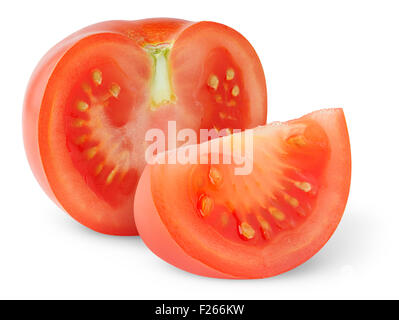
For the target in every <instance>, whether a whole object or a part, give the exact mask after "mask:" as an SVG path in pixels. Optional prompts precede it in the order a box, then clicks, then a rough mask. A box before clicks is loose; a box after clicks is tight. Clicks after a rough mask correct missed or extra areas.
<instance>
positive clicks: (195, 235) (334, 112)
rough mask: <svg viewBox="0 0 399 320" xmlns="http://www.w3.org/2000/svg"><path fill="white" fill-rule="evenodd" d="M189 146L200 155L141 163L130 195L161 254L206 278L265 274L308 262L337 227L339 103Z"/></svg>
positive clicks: (345, 164)
mask: <svg viewBox="0 0 399 320" xmlns="http://www.w3.org/2000/svg"><path fill="white" fill-rule="evenodd" d="M226 146H227V148H226ZM235 147H236V148H235ZM179 150H180V149H179ZM248 150H249V151H250V152H248ZM244 151H245V153H244ZM190 152H192V154H194V155H197V156H196V159H197V161H195V162H193V161H191V163H186V164H182V163H177V164H168V163H163V164H153V165H148V166H147V167H146V169H145V170H144V173H143V175H142V177H141V179H140V182H139V186H138V190H137V193H136V199H135V219H136V223H137V227H138V230H139V232H140V235H141V237H142V239H143V241H144V242H145V243H146V245H147V246H148V247H149V248H150V249H151V250H152V251H153V252H154V253H155V254H157V255H158V256H159V257H161V258H162V259H164V260H165V261H167V262H169V263H171V264H173V265H175V266H177V267H179V268H181V269H184V270H186V271H189V272H192V273H196V274H200V275H205V276H210V277H221V278H264V277H270V276H274V275H277V274H280V273H282V272H285V271H288V270H290V269H292V268H294V267H296V266H298V265H299V264H301V263H303V262H305V261H306V260H308V259H309V258H310V257H312V256H313V255H314V254H315V253H316V252H317V251H318V250H320V249H321V248H322V246H323V245H324V244H325V243H326V242H327V240H328V239H329V238H330V237H331V235H332V233H333V232H334V230H335V229H336V227H337V226H338V223H339V221H340V219H341V217H342V214H343V212H344V208H345V205H346V201H347V198H348V193H349V186H350V176H351V152H350V144H349V137H348V131H347V127H346V122H345V117H344V114H343V111H342V110H341V109H330V110H321V111H317V112H314V113H311V114H309V115H306V116H304V117H302V118H300V119H297V120H293V121H289V122H286V123H272V124H269V125H267V126H263V127H258V128H256V129H253V130H247V131H245V132H242V133H235V134H233V135H230V136H226V137H223V138H220V139H216V140H212V141H210V142H206V143H204V144H201V145H198V146H190V147H187V148H186V150H185V153H187V154H188V153H190ZM226 155H227V157H226ZM238 156H239V157H238ZM212 157H213V158H212ZM235 158H237V159H238V160H240V161H234V159H235ZM228 159H230V160H228ZM229 162H230V163H229ZM243 168H246V172H244V173H245V174H243V172H242V171H241V173H240V174H238V171H237V170H238V169H241V170H242V169H243Z"/></svg>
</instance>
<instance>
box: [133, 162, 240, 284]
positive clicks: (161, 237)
mask: <svg viewBox="0 0 399 320" xmlns="http://www.w3.org/2000/svg"><path fill="white" fill-rule="evenodd" d="M150 176H151V167H150V166H147V167H146V168H145V169H144V172H143V174H142V175H141V178H140V182H139V186H138V188H137V192H136V196H135V200H134V211H135V212H138V213H139V212H141V213H142V214H137V215H135V222H136V226H137V228H138V229H139V230H140V236H141V237H142V239H143V241H144V243H145V244H146V245H147V246H148V248H149V249H150V250H151V251H152V252H153V253H154V254H156V255H157V256H158V257H160V258H161V259H163V260H165V261H166V262H168V263H170V264H172V265H174V266H175V267H177V268H180V269H183V270H185V271H188V272H191V273H194V274H197V275H200V276H206V277H211V278H222V279H234V278H235V277H234V276H232V275H229V274H226V273H223V272H220V271H218V270H215V269H213V268H211V267H209V266H207V265H205V264H204V263H202V262H201V261H199V260H196V259H194V258H192V257H190V256H189V255H188V254H186V253H185V252H184V250H183V249H182V248H181V247H179V245H178V244H177V243H176V242H175V241H174V240H173V238H172V237H171V236H170V234H169V231H168V230H167V229H166V227H165V225H164V224H163V223H162V221H161V218H160V217H159V214H158V211H157V209H156V207H155V204H154V201H153V199H152V196H151V179H150ZM153 248H156V250H153Z"/></svg>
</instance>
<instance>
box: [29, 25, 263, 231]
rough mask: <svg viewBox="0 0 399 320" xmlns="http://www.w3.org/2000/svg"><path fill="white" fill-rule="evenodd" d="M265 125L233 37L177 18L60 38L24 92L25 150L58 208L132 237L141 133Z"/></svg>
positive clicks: (256, 75) (258, 84)
mask: <svg viewBox="0 0 399 320" xmlns="http://www.w3.org/2000/svg"><path fill="white" fill-rule="evenodd" d="M172 120H173V121H176V122H177V129H178V130H179V129H180V128H191V129H194V130H196V131H198V130H199V129H200V128H217V129H223V128H228V129H230V130H231V129H233V128H240V129H244V128H250V127H254V126H256V125H260V124H264V123H265V122H266V85H265V78H264V74H263V70H262V66H261V64H260V61H259V59H258V57H257V55H256V53H255V51H254V49H253V48H252V46H251V45H250V44H249V43H248V41H247V40H246V39H245V38H244V37H243V36H241V35H240V34H239V33H237V32H236V31H234V30H232V29H230V28H229V27H226V26H224V25H221V24H218V23H213V22H198V23H195V22H189V21H184V20H176V19H147V20H139V21H109V22H103V23H99V24H96V25H93V26H89V27H87V28H85V29H83V30H81V31H78V32H77V33H75V34H73V35H71V36H69V37H68V38H67V39H65V40H63V41H62V42H60V43H59V44H58V45H56V46H55V47H54V48H53V49H51V50H50V51H49V52H48V53H47V54H46V55H45V56H44V58H43V59H42V60H41V62H40V63H39V65H38V66H37V68H36V70H35V71H34V73H33V75H32V78H31V80H30V83H29V85H28V89H27V93H26V97H25V103H24V112H23V129H24V142H25V149H26V153H27V157H28V160H29V162H30V165H31V168H32V170H33V172H34V175H35V177H36V178H37V180H38V181H39V183H40V184H41V186H42V187H43V189H44V190H45V191H46V193H47V194H48V195H49V196H50V198H51V199H52V200H53V201H55V202H56V203H57V204H58V205H59V206H60V207H61V208H63V209H64V210H65V211H66V212H68V213H69V214H70V215H71V216H72V217H73V218H75V219H76V220H77V221H79V222H80V223H82V224H83V225H85V226H87V227H89V228H91V229H93V230H96V231H99V232H102V233H107V234H115V235H137V229H136V227H135V223H134V217H133V213H132V212H133V200H134V194H135V190H136V187H137V182H138V178H139V177H140V174H141V172H142V170H143V168H144V166H145V160H144V152H145V149H146V147H147V145H148V142H147V141H146V140H145V134H146V132H147V131H148V129H150V128H159V129H162V130H164V131H165V130H167V123H168V121H172Z"/></svg>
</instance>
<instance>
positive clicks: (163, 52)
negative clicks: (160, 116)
mask: <svg viewBox="0 0 399 320" xmlns="http://www.w3.org/2000/svg"><path fill="white" fill-rule="evenodd" d="M170 49H171V44H165V43H163V44H159V45H147V46H145V50H146V51H147V52H148V54H149V56H150V57H151V58H152V60H153V72H152V79H151V110H157V109H158V108H159V107H160V106H162V105H165V104H170V103H174V102H176V97H175V95H174V93H173V86H172V78H171V72H170V65H169V61H168V59H169V53H170Z"/></svg>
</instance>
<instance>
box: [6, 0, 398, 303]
mask: <svg viewBox="0 0 399 320" xmlns="http://www.w3.org/2000/svg"><path fill="white" fill-rule="evenodd" d="M397 5H398V2H397V1H396V2H395V1H381V0H379V1H328V2H327V1H249V0H247V1H234V0H229V1H220V0H218V1H215V0H211V1H207V0H201V1H188V0H186V1H173V0H162V1H155V0H151V1H132V0H130V1H117V0H108V1H102V0H96V1H82V0H80V1H72V0H69V1H39V0H35V1H24V2H22V1H6V2H4V3H2V5H1V7H0V34H1V37H0V44H1V47H0V48H1V49H0V96H1V99H0V104H1V108H0V119H1V125H0V139H1V149H0V150H1V151H0V154H1V156H0V168H1V173H0V199H1V202H0V205H1V206H0V219H1V220H0V298H134V299H151V298H152V299H158V298H159V299H162V298H170V299H173V298H193V299H194V298H198V299H201V298H202V299H230V298H236V299H281V298H297V299H298V298H299V299H302V298H305V299H306V298H334V299H335V298H337V299H338V298H344V299H346V298H399V293H398V285H399V256H398V254H399V249H398V245H399V239H398V238H399V237H398V234H399V173H398V167H399V165H398V163H399V157H398V155H399V153H398V145H399V135H398V126H399V124H398V117H399V111H398V110H399V19H398V14H399V7H398V6H397ZM159 16H165V17H176V18H184V19H188V20H194V21H199V20H213V21H217V22H221V23H224V24H227V25H229V26H231V27H233V28H235V29H237V30H238V31H240V32H241V33H242V34H243V35H244V36H246V37H247V39H248V40H249V41H250V42H251V43H252V44H253V46H254V47H255V49H256V50H257V52H258V54H259V56H260V59H261V61H262V63H263V66H264V70H265V74H266V80H267V86H268V98H269V112H268V120H269V121H274V120H288V119H290V118H294V117H299V116H301V115H302V114H305V113H307V112H310V111H313V110H315V109H320V108H324V107H337V106H338V107H343V108H344V111H345V113H346V116H347V122H348V127H349V131H350V137H351V144H352V153H353V154H352V155H353V179H352V187H351V194H350V198H349V202H348V205H347V208H346V212H345V214H344V217H343V220H342V222H341V224H340V226H339V228H338V230H337V231H336V233H335V234H334V235H333V237H332V238H331V240H330V241H329V242H328V243H327V245H326V246H325V247H324V248H323V249H322V250H321V251H320V252H319V253H318V254H317V255H316V256H315V257H313V258H312V259H310V260H309V261H308V262H306V263H305V264H303V265H302V266H300V267H298V268H296V269H295V270H293V271H290V272H288V273H286V274H283V275H280V276H277V277H274V278H270V279H264V280H251V281H226V280H216V279H208V278H202V277H199V276H195V275H191V274H189V273H186V272H183V271H180V270H178V269H176V268H174V267H171V266H169V265H168V264H166V263H165V262H163V261H161V260H160V259H158V258H157V257H156V256H154V255H153V254H152V253H150V251H149V250H147V249H146V248H145V246H144V244H143V243H142V241H141V240H140V238H138V237H136V238H134V237H112V236H105V235H101V234H98V233H95V232H93V231H90V230H89V229H87V228H85V227H82V226H80V225H79V224H78V223H77V222H75V221H74V220H72V219H71V218H70V217H69V216H68V215H67V214H65V213H63V212H62V211H61V210H60V209H58V208H57V207H56V205H55V204H53V203H52V202H51V201H50V200H49V199H48V198H47V197H46V195H45V194H44V192H43V191H42V190H41V189H40V187H39V185H38V184H37V182H36V181H35V179H34V177H33V175H32V174H31V171H30V168H29V166H28V163H27V160H26V158H25V154H24V149H23V144H22V134H21V133H22V130H21V111H22V102H23V96H24V92H25V88H26V85H27V82H28V78H29V76H30V74H31V72H32V71H33V69H34V67H35V65H36V63H37V62H38V60H39V59H40V58H41V56H42V55H43V54H44V53H45V52H46V51H47V50H48V49H49V48H50V47H51V46H53V45H54V44H55V43H57V42H58V41H60V40H62V39H63V38H64V37H66V36H67V35H69V34H70V33H72V32H74V31H76V30H78V29H80V28H82V27H85V26H86V25H90V24H92V23H96V22H99V21H103V20H111V19H126V20H134V19H141V18H148V17H159ZM243 67H244V70H245V66H243Z"/></svg>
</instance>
